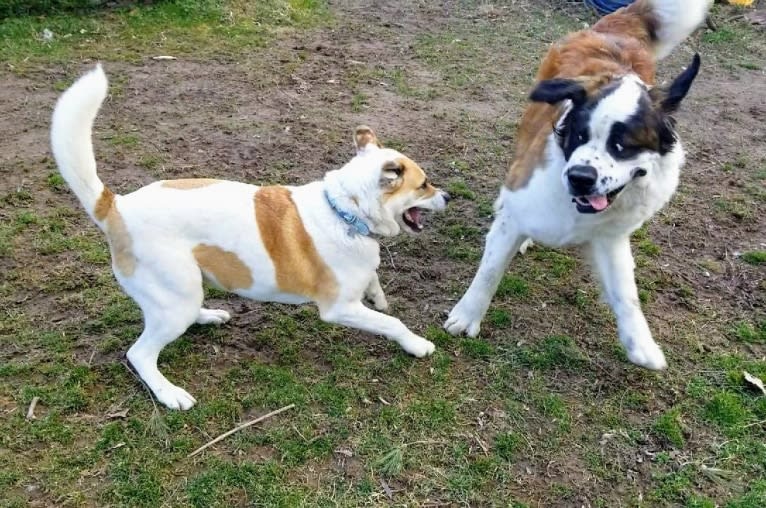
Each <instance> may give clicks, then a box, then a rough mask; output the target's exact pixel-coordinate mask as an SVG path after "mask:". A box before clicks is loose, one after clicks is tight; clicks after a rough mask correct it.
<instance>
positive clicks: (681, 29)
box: [648, 0, 713, 59]
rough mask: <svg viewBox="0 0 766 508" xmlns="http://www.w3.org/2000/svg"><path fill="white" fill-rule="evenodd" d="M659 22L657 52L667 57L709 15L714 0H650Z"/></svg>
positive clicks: (660, 55)
mask: <svg viewBox="0 0 766 508" xmlns="http://www.w3.org/2000/svg"><path fill="white" fill-rule="evenodd" d="M648 3H649V5H650V6H651V10H652V14H653V15H654V17H655V18H656V21H657V23H658V25H657V29H656V35H657V42H656V44H655V50H654V51H655V54H656V55H657V58H658V59H660V58H665V57H666V56H668V55H669V54H670V53H671V52H672V51H673V49H674V48H675V47H676V46H678V45H679V44H681V42H683V40H684V39H686V38H687V37H689V36H690V35H691V34H692V32H694V30H696V29H697V27H699V26H700V25H701V24H702V23H703V22H704V21H705V18H706V17H707V13H708V10H709V9H710V7H711V6H712V5H713V0H648Z"/></svg>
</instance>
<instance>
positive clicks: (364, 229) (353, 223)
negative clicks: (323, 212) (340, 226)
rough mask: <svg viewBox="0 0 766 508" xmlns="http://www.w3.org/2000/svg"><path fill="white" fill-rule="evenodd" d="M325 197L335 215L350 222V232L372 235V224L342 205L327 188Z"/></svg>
mask: <svg viewBox="0 0 766 508" xmlns="http://www.w3.org/2000/svg"><path fill="white" fill-rule="evenodd" d="M324 197H325V199H326V200H327V203H328V204H329V205H330V208H332V210H333V211H334V212H335V215H337V216H338V217H339V218H340V219H341V220H342V221H343V222H345V223H346V224H348V232H349V234H350V235H362V236H370V226H368V225H367V223H366V222H364V220H362V219H361V218H359V217H358V216H357V215H355V214H353V213H352V212H349V211H347V210H346V209H344V208H343V207H341V206H340V205H339V204H338V201H337V200H336V199H335V198H333V197H331V196H330V194H329V193H328V192H327V190H325V191H324Z"/></svg>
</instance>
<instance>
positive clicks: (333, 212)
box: [51, 66, 449, 409]
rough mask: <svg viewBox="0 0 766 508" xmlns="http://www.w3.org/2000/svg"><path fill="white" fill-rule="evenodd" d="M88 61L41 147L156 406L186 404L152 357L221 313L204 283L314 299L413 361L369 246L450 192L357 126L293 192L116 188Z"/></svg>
mask: <svg viewBox="0 0 766 508" xmlns="http://www.w3.org/2000/svg"><path fill="white" fill-rule="evenodd" d="M106 93H107V79H106V76H105V75H104V72H103V71H102V69H101V67H100V66H98V67H96V69H95V70H93V71H91V72H89V73H88V74H86V75H85V76H83V77H81V78H80V79H79V80H78V81H77V82H76V83H75V84H74V85H72V87H71V88H69V90H67V91H66V92H65V93H64V94H63V95H62V96H61V98H60V99H59V101H58V103H57V105H56V109H55V111H54V113H53V124H52V128H51V142H52V146H53V154H54V156H55V158H56V162H57V164H58V167H59V170H60V171H61V174H62V176H63V177H64V178H65V179H66V181H67V183H68V184H69V185H70V187H71V188H72V190H73V191H74V193H75V194H76V195H77V197H78V198H79V200H80V202H81V203H82V205H83V207H85V210H86V211H87V212H88V214H89V215H90V217H91V218H92V219H93V220H94V221H95V223H96V224H97V225H98V226H99V227H100V228H101V229H102V230H103V231H104V233H106V236H107V238H108V240H109V247H110V250H111V254H112V268H113V270H114V274H115V276H116V278H117V280H118V281H119V283H120V285H121V286H122V287H123V289H124V290H125V292H126V293H127V294H128V295H130V296H131V297H132V298H133V299H134V300H135V301H136V303H137V304H138V305H139V306H140V307H141V310H142V312H143V315H144V331H143V333H142V334H141V336H140V337H139V338H138V340H137V341H136V343H135V344H133V346H132V347H131V348H130V349H129V351H128V353H127V357H128V360H129V361H130V363H131V364H132V366H133V367H134V368H135V370H136V371H137V373H138V375H139V376H140V377H141V379H143V381H144V382H145V383H146V384H147V386H148V387H149V388H150V389H151V390H152V392H154V395H155V396H156V397H157V399H158V400H159V401H160V402H162V403H163V404H165V405H166V406H167V407H169V408H173V409H189V408H190V407H192V406H193V405H194V403H195V402H196V401H195V399H194V397H192V396H191V395H190V394H189V393H188V392H186V390H184V389H182V388H180V387H178V386H176V385H174V384H173V383H171V382H170V381H168V380H167V379H166V378H165V376H163V375H162V373H161V372H160V371H159V369H158V368H157V357H158V355H159V353H160V351H161V350H162V348H163V347H165V346H166V345H167V344H169V343H170V342H172V341H174V340H175V339H177V338H178V337H179V336H180V335H181V334H183V333H184V332H185V331H186V329H187V328H188V327H189V326H190V325H191V324H193V323H200V324H208V323H212V324H219V323H224V322H226V321H228V320H229V318H230V316H229V313H228V312H226V311H224V310H216V309H206V308H204V307H202V297H203V291H202V282H203V279H204V280H206V281H209V282H210V283H212V284H214V285H216V286H218V287H221V288H224V289H227V290H229V291H232V292H234V293H236V294H238V295H241V296H245V297H248V298H253V299H256V300H262V301H271V302H283V303H295V304H297V303H303V302H315V303H316V304H317V306H318V307H319V313H320V316H321V318H322V319H323V320H325V321H328V322H331V323H337V324H341V325H346V326H350V327H353V328H357V329H360V330H364V331H367V332H370V333H375V334H380V335H384V336H386V337H387V338H389V339H390V340H394V341H396V342H398V343H399V345H401V347H402V348H403V349H404V350H405V351H407V352H408V353H410V354H412V355H415V356H418V357H422V356H425V355H428V354H430V353H432V352H433V350H434V345H433V344H432V343H431V342H429V341H428V340H426V339H424V338H422V337H419V336H417V335H416V334H414V333H412V332H411V331H410V330H408V329H407V327H406V326H405V325H403V324H402V323H401V321H399V320H398V319H395V318H393V317H391V316H388V315H386V314H382V313H381V312H377V311H375V310H372V309H369V308H367V307H365V306H364V305H363V304H362V299H363V297H367V298H369V299H370V300H372V302H373V304H374V306H375V308H376V309H378V310H385V309H386V308H387V307H388V304H387V302H386V298H385V295H384V294H383V290H382V288H381V287H380V283H379V282H378V276H377V273H376V269H377V268H378V265H379V263H380V256H379V245H378V242H377V241H376V240H375V239H373V238H372V237H371V236H370V235H378V236H392V235H396V234H398V233H399V232H400V231H401V230H402V229H405V230H409V231H412V232H418V231H420V230H421V229H422V228H423V223H422V213H421V212H422V209H432V210H440V209H443V208H444V207H445V205H446V204H447V201H448V199H449V195H448V194H447V193H446V192H443V191H441V190H439V189H437V188H435V187H433V186H432V185H431V184H430V183H429V181H428V178H427V177H426V175H425V173H424V172H423V170H422V169H421V168H420V167H419V166H418V165H417V164H416V163H414V162H413V161H412V160H410V159H409V158H407V157H405V156H404V155H402V154H401V153H399V152H397V151H395V150H391V149H387V148H381V147H380V145H379V143H378V141H377V138H376V136H375V134H374V133H373V131H372V130H371V129H370V128H368V127H359V128H357V129H356V131H355V133H354V142H355V144H356V148H357V154H356V156H355V157H354V158H353V159H352V160H351V161H350V162H349V163H348V164H346V165H345V166H343V167H342V168H341V169H338V170H334V171H330V172H328V173H327V174H326V175H325V177H324V180H322V181H317V182H313V183H309V184H308V185H304V186H301V187H282V186H269V187H257V186H255V185H248V184H244V183H237V182H230V181H225V180H214V179H189V180H165V181H159V182H155V183H153V184H150V185H147V186H146V187H143V188H141V189H139V190H137V191H135V192H133V193H131V194H127V195H124V196H119V195H115V194H114V193H112V192H111V191H110V190H109V189H108V188H107V187H106V186H105V185H104V184H103V183H102V182H101V180H100V179H99V177H98V176H97V174H96V161H95V158H94V153H93V145H92V142H91V129H92V127H93V122H94V120H95V117H96V114H97V113H98V110H99V108H100V106H101V103H102V102H103V100H104V98H105V97H106Z"/></svg>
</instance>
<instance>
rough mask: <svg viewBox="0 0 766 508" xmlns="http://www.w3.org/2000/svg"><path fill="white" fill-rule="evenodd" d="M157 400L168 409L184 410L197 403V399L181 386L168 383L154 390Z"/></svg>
mask: <svg viewBox="0 0 766 508" xmlns="http://www.w3.org/2000/svg"><path fill="white" fill-rule="evenodd" d="M155 395H156V396H157V400H158V401H160V402H161V403H163V404H164V405H165V406H167V407H168V409H180V410H182V411H186V410H187V409H191V408H192V406H194V404H196V403H197V399H195V398H194V397H192V396H191V394H189V392H187V391H186V390H184V389H183V388H181V387H178V386H176V385H173V384H170V383H168V386H167V387H165V388H162V389H161V390H158V391H157V392H155Z"/></svg>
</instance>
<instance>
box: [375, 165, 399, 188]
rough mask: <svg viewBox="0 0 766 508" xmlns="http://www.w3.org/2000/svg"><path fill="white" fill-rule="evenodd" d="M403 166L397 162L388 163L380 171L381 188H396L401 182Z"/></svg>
mask: <svg viewBox="0 0 766 508" xmlns="http://www.w3.org/2000/svg"><path fill="white" fill-rule="evenodd" d="M403 173H404V166H403V165H402V164H400V163H399V162H398V161H388V162H386V163H385V164H383V168H381V171H380V186H381V187H396V186H397V185H399V183H400V182H401V180H402V174H403Z"/></svg>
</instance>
